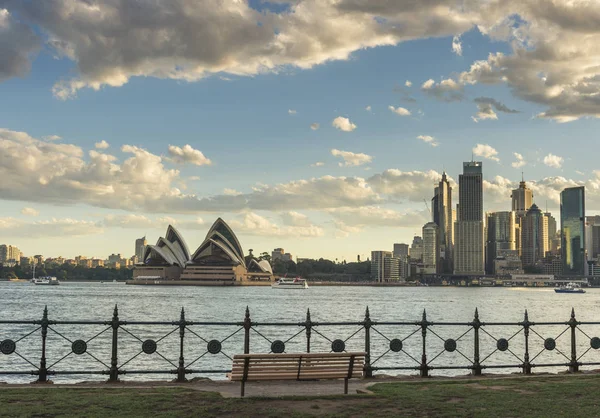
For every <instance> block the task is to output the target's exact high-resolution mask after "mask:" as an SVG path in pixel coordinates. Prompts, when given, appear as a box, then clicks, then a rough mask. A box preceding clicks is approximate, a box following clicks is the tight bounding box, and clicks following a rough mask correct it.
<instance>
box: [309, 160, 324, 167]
mask: <svg viewBox="0 0 600 418" xmlns="http://www.w3.org/2000/svg"><path fill="white" fill-rule="evenodd" d="M324 165H325V163H324V162H322V161H317V162H316V163H314V164H311V165H310V166H311V167H323V166H324Z"/></svg>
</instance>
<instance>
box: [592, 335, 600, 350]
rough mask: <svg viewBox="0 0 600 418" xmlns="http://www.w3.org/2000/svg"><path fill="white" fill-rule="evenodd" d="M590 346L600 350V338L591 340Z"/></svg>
mask: <svg viewBox="0 0 600 418" xmlns="http://www.w3.org/2000/svg"><path fill="white" fill-rule="evenodd" d="M590 346H591V347H592V348H593V349H594V350H597V349H599V348H600V338H598V337H594V338H592V339H591V340H590Z"/></svg>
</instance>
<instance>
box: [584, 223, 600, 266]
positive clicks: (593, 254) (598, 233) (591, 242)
mask: <svg viewBox="0 0 600 418" xmlns="http://www.w3.org/2000/svg"><path fill="white" fill-rule="evenodd" d="M585 221H586V222H585V228H586V229H585V240H586V244H585V248H586V253H587V259H588V261H596V260H600V216H586V218H585Z"/></svg>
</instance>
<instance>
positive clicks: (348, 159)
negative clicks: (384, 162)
mask: <svg viewBox="0 0 600 418" xmlns="http://www.w3.org/2000/svg"><path fill="white" fill-rule="evenodd" d="M331 155H333V156H334V157H342V159H343V160H344V162H343V163H339V165H340V167H356V166H360V165H364V164H367V163H370V162H371V161H373V157H372V156H370V155H367V154H363V153H354V152H350V151H340V150H337V149H332V150H331Z"/></svg>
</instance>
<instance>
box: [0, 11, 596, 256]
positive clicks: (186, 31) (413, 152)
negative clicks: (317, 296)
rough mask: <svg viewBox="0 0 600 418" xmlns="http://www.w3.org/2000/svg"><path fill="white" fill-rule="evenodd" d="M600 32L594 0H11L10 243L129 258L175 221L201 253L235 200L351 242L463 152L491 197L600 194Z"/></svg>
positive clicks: (408, 204) (268, 220) (288, 246)
mask: <svg viewBox="0 0 600 418" xmlns="http://www.w3.org/2000/svg"><path fill="white" fill-rule="evenodd" d="M542 3H543V7H542ZM598 45H600V3H598V2H592V1H586V0H569V1H566V0H565V1H561V0H486V1H470V0H420V1H414V0H393V1H379V2H373V1H369V0H289V1H286V0H273V1H270V2H266V1H261V0H250V1H242V0H204V1H202V2H198V1H195V0H172V1H170V2H156V1H151V0H137V1H131V0H45V1H44V2H31V1H26V0H0V57H1V59H0V151H1V152H0V200H1V204H0V243H4V244H11V245H16V246H17V247H19V248H20V249H21V250H22V251H23V253H24V254H26V255H34V254H43V255H44V256H46V257H57V256H63V257H74V256H76V255H86V256H88V257H92V256H93V257H99V258H106V257H107V256H108V255H109V254H111V253H121V254H123V256H131V255H133V253H134V241H135V239H136V238H139V237H141V236H144V235H145V236H146V237H147V239H148V241H149V242H150V243H154V242H155V241H156V240H158V238H159V237H160V236H161V235H162V234H164V233H165V231H166V228H167V226H168V225H169V224H172V225H174V226H176V227H177V228H178V229H179V231H180V232H181V233H182V235H183V236H184V237H185V239H186V241H187V242H188V245H189V246H190V247H191V248H192V251H193V249H195V248H196V247H197V246H198V245H199V244H200V243H201V242H202V241H203V239H204V237H205V234H206V232H207V231H208V229H209V228H210V225H211V224H212V223H213V222H214V220H216V219H217V218H218V217H222V218H223V219H224V220H225V221H227V222H228V223H229V224H230V226H231V227H232V228H233V230H234V231H235V232H236V234H237V235H238V237H239V239H240V241H241V244H242V246H243V247H244V249H245V250H246V251H247V250H248V249H250V248H252V249H253V250H254V253H255V254H257V253H260V252H263V251H268V252H270V251H271V250H272V249H273V248H277V247H283V248H284V249H285V250H286V251H288V252H291V253H292V254H293V255H294V256H298V257H311V258H318V257H325V258H330V259H338V260H339V261H341V260H347V261H354V260H356V257H357V256H358V255H360V256H361V258H362V259H365V258H366V257H368V256H370V252H371V251H372V250H391V249H392V245H393V243H396V242H406V243H410V242H411V241H412V238H413V236H415V235H420V234H421V228H422V226H423V224H424V223H426V222H427V221H428V220H429V218H430V215H429V209H428V207H427V205H429V204H430V200H431V197H432V196H433V187H434V185H435V184H436V183H437V182H438V181H439V179H440V177H441V173H442V172H443V171H444V170H445V171H446V172H447V173H448V175H449V176H450V178H451V179H452V182H454V181H456V180H457V179H458V175H459V174H460V173H461V171H462V162H463V161H470V160H471V159H472V158H473V159H475V160H478V161H482V162H483V172H484V205H485V210H486V211H495V210H510V205H511V202H510V191H511V190H512V189H513V188H516V187H517V186H518V182H519V181H520V179H521V176H522V175H523V176H524V177H525V180H527V182H528V184H529V186H530V187H531V188H532V189H533V191H534V201H535V202H536V203H537V204H538V206H540V207H541V208H542V209H545V208H546V207H547V208H548V210H549V211H551V212H553V213H555V215H556V217H557V218H559V216H558V214H559V201H560V200H559V193H560V191H561V190H562V189H564V188H565V187H571V186H579V185H584V186H586V194H587V200H586V205H587V212H588V214H595V213H600V163H598V150H599V148H598V140H597V132H598V128H599V127H600V123H599V121H598V118H599V117H600V48H599V47H598ZM522 173H523V174H522ZM454 200H455V201H457V200H458V188H457V187H455V190H454Z"/></svg>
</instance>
